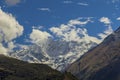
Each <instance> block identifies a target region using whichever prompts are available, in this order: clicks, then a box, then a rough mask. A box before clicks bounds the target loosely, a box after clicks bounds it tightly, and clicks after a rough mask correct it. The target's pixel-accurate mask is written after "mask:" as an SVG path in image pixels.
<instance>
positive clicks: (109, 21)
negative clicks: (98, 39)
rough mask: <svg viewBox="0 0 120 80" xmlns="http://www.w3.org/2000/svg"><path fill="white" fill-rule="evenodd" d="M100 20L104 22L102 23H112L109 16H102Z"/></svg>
mask: <svg viewBox="0 0 120 80" xmlns="http://www.w3.org/2000/svg"><path fill="white" fill-rule="evenodd" d="M100 22H102V23H104V24H106V25H108V24H111V20H110V19H109V18H107V17H102V18H100Z"/></svg>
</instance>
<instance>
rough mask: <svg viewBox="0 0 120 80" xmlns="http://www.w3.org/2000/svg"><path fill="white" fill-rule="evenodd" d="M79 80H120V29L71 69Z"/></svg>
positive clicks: (76, 62) (70, 67)
mask: <svg viewBox="0 0 120 80" xmlns="http://www.w3.org/2000/svg"><path fill="white" fill-rule="evenodd" d="M67 71H68V72H71V73H72V74H74V75H75V76H77V77H78V78H79V80H120V28H119V29H117V30H116V31H115V32H114V33H112V34H111V35H109V36H108V37H107V38H106V39H105V40H104V41H103V42H102V43H101V44H100V45H98V46H97V47H95V48H93V49H91V50H90V51H88V52H87V53H86V54H84V55H83V56H82V57H81V58H79V59H78V60H77V61H75V62H74V63H73V64H72V65H71V66H69V68H68V69H67Z"/></svg>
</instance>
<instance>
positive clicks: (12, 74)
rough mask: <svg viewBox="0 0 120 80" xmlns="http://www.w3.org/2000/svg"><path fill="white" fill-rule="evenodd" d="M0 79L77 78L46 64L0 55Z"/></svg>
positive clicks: (55, 79) (54, 79)
mask: <svg viewBox="0 0 120 80" xmlns="http://www.w3.org/2000/svg"><path fill="white" fill-rule="evenodd" d="M0 80H77V79H76V78H75V77H74V76H73V75H71V74H70V73H67V72H66V73H63V74H62V73H61V72H59V71H56V70H53V69H51V68H50V67H49V66H47V65H44V64H32V63H27V62H23V61H20V60H17V59H13V58H10V57H6V56H3V55H0Z"/></svg>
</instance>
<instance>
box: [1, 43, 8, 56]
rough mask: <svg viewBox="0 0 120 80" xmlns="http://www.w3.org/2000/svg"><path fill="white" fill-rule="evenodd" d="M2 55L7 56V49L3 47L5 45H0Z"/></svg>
mask: <svg viewBox="0 0 120 80" xmlns="http://www.w3.org/2000/svg"><path fill="white" fill-rule="evenodd" d="M0 54H4V55H6V54H7V49H6V48H5V47H3V45H2V44H1V43H0Z"/></svg>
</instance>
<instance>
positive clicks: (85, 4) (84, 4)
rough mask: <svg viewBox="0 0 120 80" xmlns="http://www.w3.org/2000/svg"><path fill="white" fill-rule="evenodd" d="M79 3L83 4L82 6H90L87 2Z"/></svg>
mask: <svg viewBox="0 0 120 80" xmlns="http://www.w3.org/2000/svg"><path fill="white" fill-rule="evenodd" d="M78 5H81V6H88V4H87V3H78Z"/></svg>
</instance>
